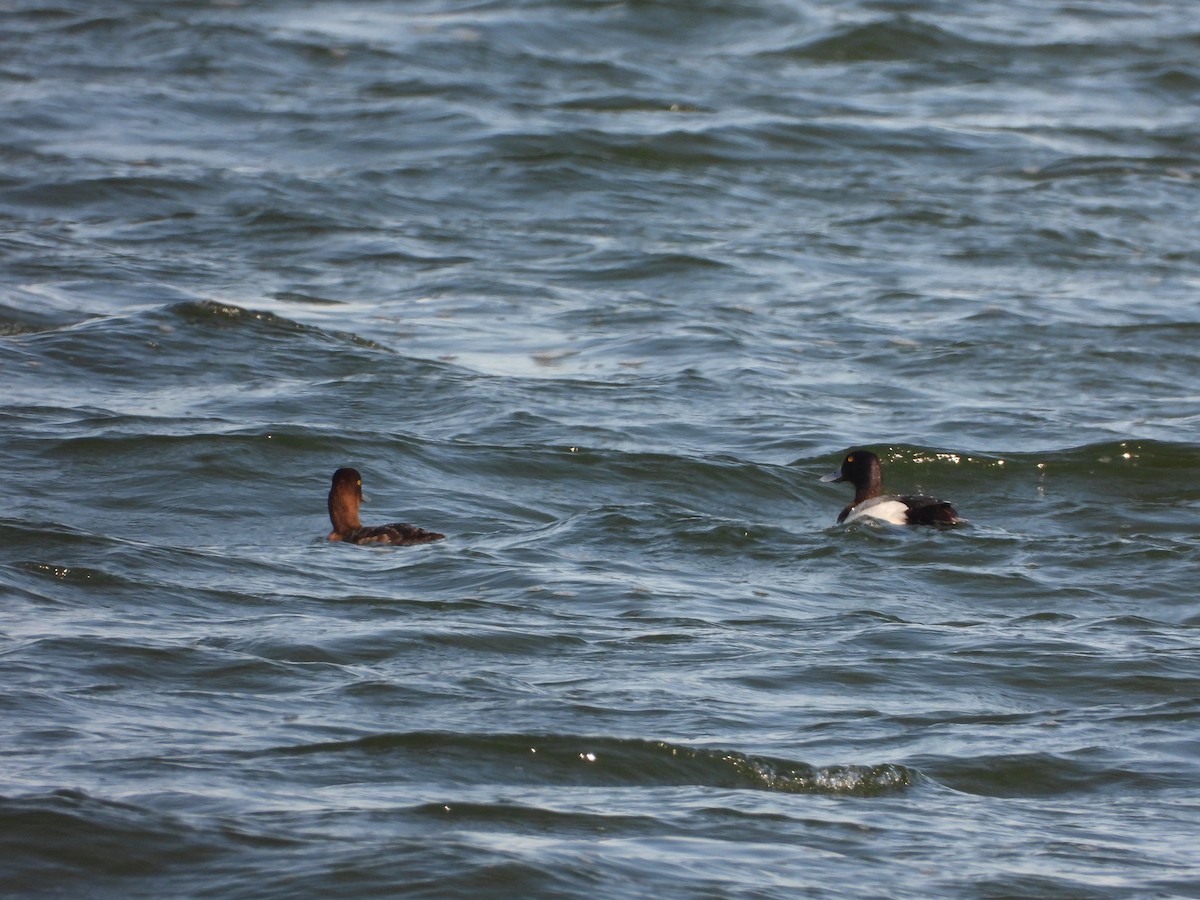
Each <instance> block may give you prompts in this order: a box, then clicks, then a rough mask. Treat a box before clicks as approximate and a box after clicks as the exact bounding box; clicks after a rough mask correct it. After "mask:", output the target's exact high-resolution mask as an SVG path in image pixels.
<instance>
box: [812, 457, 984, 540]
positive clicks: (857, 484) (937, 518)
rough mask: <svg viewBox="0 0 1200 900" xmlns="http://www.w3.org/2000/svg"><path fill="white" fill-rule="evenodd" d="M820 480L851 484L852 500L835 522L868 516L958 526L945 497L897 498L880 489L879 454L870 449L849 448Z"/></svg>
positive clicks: (898, 522) (895, 521)
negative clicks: (941, 498)
mask: <svg viewBox="0 0 1200 900" xmlns="http://www.w3.org/2000/svg"><path fill="white" fill-rule="evenodd" d="M821 480H822V481H848V482H850V483H851V484H852V485H854V500H853V501H852V502H851V503H850V504H849V505H848V506H847V507H846V508H845V509H843V510H842V512H841V514H840V515H839V516H838V519H837V520H838V522H839V523H841V522H853V521H854V520H855V519H859V518H862V517H863V516H869V517H870V518H872V519H879V520H880V521H883V522H890V523H891V524H893V525H961V524H962V523H964V522H966V519H962V518H960V517H959V515H958V513H957V512H956V511H955V510H954V507H953V506H951V505H950V504H949V502H948V501H946V500H938V499H937V498H935V497H925V496H922V495H919V494H917V495H912V494H910V495H906V496H903V497H898V496H896V495H894V494H885V493H884V492H883V471H882V470H881V469H880V466H879V457H878V456H876V455H875V454H874V453H872V452H871V451H870V450H851V451H850V452H849V453H847V454H846V458H845V459H843V460H842V465H841V467H840V468H839V469H837V471H835V472H830V473H829V474H828V475H825V476H823V477H822V478H821Z"/></svg>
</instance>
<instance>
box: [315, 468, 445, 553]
mask: <svg viewBox="0 0 1200 900" xmlns="http://www.w3.org/2000/svg"><path fill="white" fill-rule="evenodd" d="M362 502H363V492H362V475H360V474H359V472H358V469H352V468H350V467H348V466H343V467H342V468H340V469H338V470H337V471H336V472H334V473H333V485H332V486H331V487H330V488H329V521H330V522H332V523H333V531H331V532H329V540H331V541H345V542H346V543H348V544H396V545H406V544H428V543H430V542H432V541H440V540H443V539H444V538H445V537H446V536H445V535H444V534H438V533H437V532H436V531H426V530H425V529H424V528H418V527H417V526H416V525H408V524H406V523H404V522H393V523H392V524H390V525H373V526H364V525H363V523H362V520H361V519H359V517H358V508H359V506H361V505H362Z"/></svg>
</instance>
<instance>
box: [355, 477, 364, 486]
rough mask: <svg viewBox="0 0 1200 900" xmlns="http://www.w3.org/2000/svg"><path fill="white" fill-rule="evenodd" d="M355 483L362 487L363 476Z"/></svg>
mask: <svg viewBox="0 0 1200 900" xmlns="http://www.w3.org/2000/svg"><path fill="white" fill-rule="evenodd" d="M354 483H355V484H357V485H358V486H359V487H362V479H361V478H360V479H358V481H356V482H354Z"/></svg>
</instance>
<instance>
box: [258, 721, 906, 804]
mask: <svg viewBox="0 0 1200 900" xmlns="http://www.w3.org/2000/svg"><path fill="white" fill-rule="evenodd" d="M248 755H249V756H251V757H252V758H255V759H261V758H276V759H287V758H296V757H311V756H320V757H323V758H327V759H326V760H325V761H323V762H322V763H321V765H322V766H336V767H338V768H340V769H344V768H345V767H346V766H347V765H355V764H358V762H363V763H368V764H369V765H371V766H375V765H385V766H387V767H389V768H393V767H396V766H398V765H401V764H402V765H403V766H404V769H405V770H406V771H410V772H411V771H412V769H414V768H423V769H429V768H432V769H437V770H440V771H442V772H443V773H445V774H446V775H447V776H448V777H453V775H454V774H455V773H461V772H465V771H471V772H473V773H477V772H479V771H480V770H483V771H485V772H490V773H491V774H492V775H493V776H495V777H497V778H499V779H500V780H503V781H504V782H506V783H514V782H515V783H520V784H571V785H576V786H582V785H588V786H607V787H613V786H618V787H644V788H652V787H667V786H679V785H697V786H703V787H710V788H721V789H746V790H764V791H779V792H782V793H790V794H828V795H842V796H860V797H872V796H881V795H885V794H891V793H895V792H898V791H903V790H905V789H907V788H909V787H911V786H912V785H914V784H916V783H917V782H918V781H919V780H920V776H919V775H918V773H917V772H916V771H915V770H913V769H910V768H908V767H906V766H901V765H893V764H888V763H884V764H879V765H852V764H847V765H835V766H813V765H809V764H808V763H802V762H795V761H793V760H787V759H779V758H774V757H766V756H755V755H750V754H746V753H741V752H739V751H736V750H723V749H708V748H697V747H689V746H686V745H682V744H675V743H671V742H668V741H656V740H644V739H631V738H613V737H584V736H573V735H538V734H457V733H438V732H409V733H388V734H376V735H371V736H369V737H363V738H358V739H355V740H349V741H332V742H328V743H316V744H304V745H299V746H295V747H277V748H272V749H269V750H261V751H254V752H252V753H250V754H248ZM356 761H357V762H356Z"/></svg>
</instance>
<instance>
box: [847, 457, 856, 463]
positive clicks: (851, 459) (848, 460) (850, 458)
mask: <svg viewBox="0 0 1200 900" xmlns="http://www.w3.org/2000/svg"><path fill="white" fill-rule="evenodd" d="M846 462H854V457H853V456H847V457H846Z"/></svg>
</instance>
